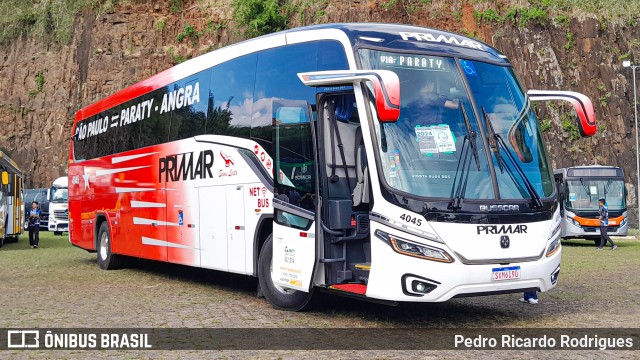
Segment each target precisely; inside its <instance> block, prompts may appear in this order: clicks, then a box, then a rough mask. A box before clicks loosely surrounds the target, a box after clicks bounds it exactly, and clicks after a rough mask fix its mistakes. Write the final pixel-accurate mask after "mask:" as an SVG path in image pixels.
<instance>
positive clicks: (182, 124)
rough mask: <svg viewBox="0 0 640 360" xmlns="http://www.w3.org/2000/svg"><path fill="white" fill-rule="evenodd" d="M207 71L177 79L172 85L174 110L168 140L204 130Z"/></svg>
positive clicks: (200, 132) (194, 134)
mask: <svg viewBox="0 0 640 360" xmlns="http://www.w3.org/2000/svg"><path fill="white" fill-rule="evenodd" d="M208 78H209V71H202V72H200V73H198V74H196V75H195V76H191V77H188V78H186V79H183V80H180V81H177V82H176V83H174V85H173V92H172V93H169V94H170V95H173V96H175V99H176V100H175V110H173V111H172V112H171V129H170V130H169V141H175V140H181V139H186V138H188V137H192V136H196V135H200V134H202V133H203V132H204V128H205V119H206V116H207V93H208V91H207V90H208V86H207V84H208V83H209V82H208V81H207V79H208Z"/></svg>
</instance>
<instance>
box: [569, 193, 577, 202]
mask: <svg viewBox="0 0 640 360" xmlns="http://www.w3.org/2000/svg"><path fill="white" fill-rule="evenodd" d="M569 201H576V193H569Z"/></svg>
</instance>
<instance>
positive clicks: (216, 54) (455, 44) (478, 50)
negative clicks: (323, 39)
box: [75, 23, 509, 122]
mask: <svg viewBox="0 0 640 360" xmlns="http://www.w3.org/2000/svg"><path fill="white" fill-rule="evenodd" d="M319 30H338V31H340V32H342V33H343V34H345V35H346V36H347V38H348V39H349V42H350V43H351V47H352V48H358V47H374V48H387V49H393V50H397V51H401V52H409V53H410V52H423V53H429V54H431V55H436V56H438V55H440V56H457V57H461V58H466V59H476V60H480V61H485V62H493V63H498V64H505V65H507V64H509V62H508V60H507V58H506V56H504V55H502V54H501V53H499V52H498V51H497V50H496V49H495V48H493V47H491V46H489V45H487V44H485V43H483V42H481V41H478V40H476V39H472V38H469V37H465V36H462V35H458V34H454V33H451V32H446V31H441V30H436V29H431V28H425V27H418V26H412V25H400V24H384V23H337V24H322V25H312V26H305V27H299V28H294V29H289V30H284V31H280V32H277V33H273V34H268V35H264V36H260V37H257V38H253V39H249V40H245V41H242V42H239V43H236V44H232V45H229V46H225V47H223V48H221V49H218V50H214V51H211V52H209V53H206V54H203V55H201V56H198V57H195V58H193V59H191V60H187V61H185V62H183V63H181V64H178V65H176V66H174V67H171V68H169V69H166V70H164V71H162V72H160V73H159V74H156V75H154V76H152V77H150V78H148V79H146V80H143V81H140V82H139V83H137V84H134V85H131V86H129V87H127V88H125V89H122V90H120V91H118V92H116V93H114V94H112V95H110V96H108V97H106V98H104V99H101V100H99V101H97V102H95V103H93V104H91V105H88V106H86V107H84V108H82V109H80V110H78V112H77V113H76V117H75V121H76V122H78V121H80V120H84V119H86V118H88V117H91V116H94V115H96V114H99V113H100V112H102V111H105V110H108V109H110V108H112V107H114V106H117V105H119V104H122V103H124V102H126V101H129V100H132V99H134V98H137V97H139V96H141V95H144V94H146V93H149V92H151V91H153V90H156V89H159V88H161V87H163V86H166V85H168V84H171V83H172V82H174V81H177V80H180V79H182V78H184V77H186V76H189V75H191V74H194V73H197V72H199V71H202V70H205V69H206V68H208V67H210V66H212V64H217V63H220V62H223V61H227V60H231V59H233V58H236V57H239V56H242V55H246V54H250V53H253V52H257V51H260V50H264V49H269V48H273V47H279V46H283V45H286V44H287V35H288V34H295V35H300V33H301V32H305V31H319ZM334 34H335V32H334Z"/></svg>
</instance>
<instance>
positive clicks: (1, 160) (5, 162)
mask: <svg viewBox="0 0 640 360" xmlns="http://www.w3.org/2000/svg"><path fill="white" fill-rule="evenodd" d="M0 168H1V169H6V170H8V171H10V172H12V173H14V174H18V175H20V176H22V175H23V173H22V170H20V168H19V167H18V164H16V162H15V161H13V160H11V158H10V157H9V156H8V155H7V154H5V153H3V152H2V151H0Z"/></svg>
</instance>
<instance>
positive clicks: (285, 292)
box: [258, 235, 314, 311]
mask: <svg viewBox="0 0 640 360" xmlns="http://www.w3.org/2000/svg"><path fill="white" fill-rule="evenodd" d="M272 258H273V240H272V236H271V235H269V237H268V238H267V240H266V241H265V242H264V245H262V250H261V251H260V257H259V258H258V281H259V283H260V289H261V290H262V293H263V294H264V297H265V298H266V299H267V300H268V301H269V303H270V304H271V305H272V306H273V307H275V308H277V309H280V310H289V311H301V310H305V309H308V308H309V307H310V305H311V299H312V298H313V293H314V290H313V289H311V291H309V293H305V292H302V291H296V290H289V289H285V288H282V287H280V286H278V285H276V284H274V283H273V280H272V279H271V271H272Z"/></svg>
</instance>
